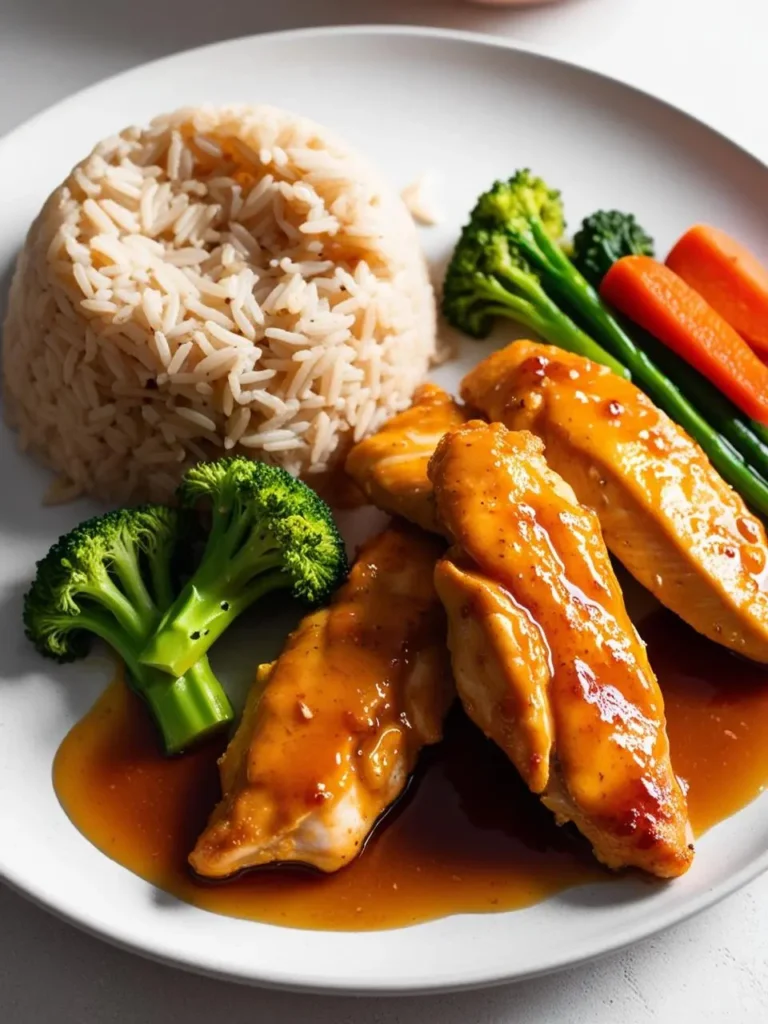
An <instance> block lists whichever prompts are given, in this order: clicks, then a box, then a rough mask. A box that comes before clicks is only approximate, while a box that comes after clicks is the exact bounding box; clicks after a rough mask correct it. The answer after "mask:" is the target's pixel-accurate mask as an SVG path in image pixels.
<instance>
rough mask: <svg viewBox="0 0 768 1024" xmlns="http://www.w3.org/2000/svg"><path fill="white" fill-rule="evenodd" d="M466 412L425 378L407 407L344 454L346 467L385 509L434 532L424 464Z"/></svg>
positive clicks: (463, 420) (429, 485) (363, 489)
mask: <svg viewBox="0 0 768 1024" xmlns="http://www.w3.org/2000/svg"><path fill="white" fill-rule="evenodd" d="M467 418H468V417H467V415H466V414H465V412H464V409H463V408H462V406H460V405H459V404H458V402H456V401H454V399H453V398H451V396H450V395H448V394H446V393H445V391H443V390H442V389H441V388H439V387H437V385H435V384H423V385H422V386H421V387H420V388H418V389H417V391H416V393H415V395H414V399H413V404H412V405H411V406H410V408H408V409H406V410H405V412H401V413H400V414H399V415H397V416H393V417H392V419H391V420H387V422H386V423H385V424H384V426H383V427H382V428H381V429H380V430H379V431H378V432H377V433H375V434H372V435H371V436H370V437H367V438H365V440H363V441H360V442H359V443H358V444H356V445H355V447H354V448H353V449H352V450H351V451H350V453H349V455H348V456H347V462H346V470H347V473H348V474H349V475H350V476H351V477H352V479H353V480H354V481H355V483H356V484H357V485H358V487H360V489H361V490H362V491H363V493H364V494H365V496H366V497H367V498H368V500H369V501H370V502H371V503H372V504H374V505H376V506H377V507H378V508H380V509H382V510H383V511H384V512H391V513H393V514H395V515H401V516H404V517H405V518H406V519H409V520H410V521H411V522H412V523H417V524H418V525H419V526H422V527H423V528H424V529H425V530H431V531H433V532H437V531H438V527H437V524H436V522H435V515H434V502H433V499H432V484H431V483H430V482H429V477H428V476H427V466H428V464H429V460H430V458H431V457H432V455H433V454H434V451H435V448H436V447H437V442H438V441H439V440H440V438H441V437H442V436H443V434H445V433H446V432H447V431H449V430H452V429H453V428H454V427H458V426H460V425H461V424H462V423H464V422H465V421H466V420H467Z"/></svg>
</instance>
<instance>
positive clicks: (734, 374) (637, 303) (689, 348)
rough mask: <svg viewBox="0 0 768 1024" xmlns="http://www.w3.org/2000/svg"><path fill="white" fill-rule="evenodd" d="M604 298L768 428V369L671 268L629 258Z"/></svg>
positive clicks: (613, 272) (603, 289) (617, 266)
mask: <svg viewBox="0 0 768 1024" xmlns="http://www.w3.org/2000/svg"><path fill="white" fill-rule="evenodd" d="M600 294H601V296H602V297H603V299H605V301H606V302H609V303H611V304H612V305H613V306H615V307H616V308H617V309H618V310H619V311H620V312H622V313H624V315H625V316H628V317H629V318H630V319H631V320H634V321H635V323H638V324H640V326H641V327H644V328H645V330H646V331H648V332H649V333H650V334H653V335H654V336H655V337H656V338H658V340H659V341H661V342H663V343H664V344H665V345H666V346H667V347H668V348H671V349H672V350H673V352H676V353H677V354H678V355H679V356H680V357H681V358H682V359H685V360H686V362H688V363H690V364H691V365H692V366H694V367H696V369H697V370H698V371H699V372H700V373H701V374H703V375H704V376H705V377H707V378H708V379H709V380H710V381H711V382H712V383H713V384H714V385H715V386H716V387H718V388H719V389H720V390H721V391H722V392H723V394H725V395H727V396H728V397H729V398H730V399H731V401H732V402H733V403H734V405H736V406H738V408H739V409H741V410H742V412H745V413H746V414H747V416H751V417H752V418H753V419H756V420H758V422H760V423H764V424H767V425H768V366H766V365H765V363H763V362H761V360H760V359H758V357H757V356H756V355H755V353H754V352H753V351H752V349H751V348H750V347H749V346H748V345H747V343H746V342H745V341H744V340H743V338H741V336H740V335H738V334H737V333H736V331H734V329H733V328H732V327H730V326H729V325H728V324H727V323H726V322H725V320H723V318H722V317H721V316H720V315H719V314H718V313H716V312H715V311H714V309H712V307H711V306H710V305H708V304H707V303H706V302H705V301H704V299H703V298H702V297H701V296H700V295H699V294H698V292H695V291H694V290H693V288H691V287H690V286H689V285H687V284H686V283H685V281H683V279H682V278H680V277H678V276H677V274H675V273H674V271H672V270H670V269H669V267H665V266H664V264H663V263H658V262H657V261H656V260H654V259H651V257H650V256H625V257H624V258H623V259H620V260H618V262H616V263H614V265H613V266H612V267H611V269H610V270H609V271H608V273H607V274H606V275H605V277H604V278H603V282H602V284H601V285H600Z"/></svg>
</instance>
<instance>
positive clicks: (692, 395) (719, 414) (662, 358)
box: [640, 332, 768, 480]
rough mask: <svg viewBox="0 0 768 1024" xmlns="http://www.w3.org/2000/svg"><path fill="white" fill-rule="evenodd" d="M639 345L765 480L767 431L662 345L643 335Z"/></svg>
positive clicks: (767, 450) (767, 466)
mask: <svg viewBox="0 0 768 1024" xmlns="http://www.w3.org/2000/svg"><path fill="white" fill-rule="evenodd" d="M640 345H641V346H642V348H643V350H644V351H646V352H647V353H648V355H649V356H650V357H651V359H653V361H654V362H655V363H656V365H657V366H658V367H659V369H660V370H661V371H662V372H663V373H665V374H666V376H667V377H668V378H669V379H670V380H671V381H672V383H673V384H675V385H676V386H677V387H678V388H679V389H680V391H682V393H683V394H684V395H685V397H686V398H687V399H688V400H689V401H690V402H691V403H692V404H693V405H694V406H695V407H696V408H697V409H699V410H700V411H701V412H702V414H703V415H704V416H705V417H706V419H707V422H708V423H710V424H711V425H712V426H713V427H716V428H717V430H718V431H719V432H720V433H721V434H722V435H723V437H724V438H725V439H726V440H727V441H729V442H730V443H731V444H732V445H733V447H734V448H735V449H736V451H737V452H739V454H740V455H741V456H743V459H744V461H745V462H746V463H747V465H748V466H749V467H751V468H752V469H753V470H754V472H755V473H757V474H759V475H760V476H761V477H763V478H765V479H766V480H768V431H767V430H766V428H765V427H764V426H763V425H762V424H761V423H757V422H756V421H755V420H751V419H749V418H748V417H747V416H745V415H744V414H743V413H742V412H740V411H739V409H737V408H736V406H735V405H734V404H733V402H731V401H730V400H729V399H728V398H726V397H725V395H724V394H723V393H722V392H721V391H718V389H717V388H716V387H715V386H714V385H713V384H710V382H709V381H708V380H707V378H706V377H703V376H702V375H701V374H700V373H699V372H698V371H697V370H695V369H694V368H693V367H692V366H689V365H688V363H686V362H685V360H683V359H681V358H680V357H679V356H677V355H675V353H674V352H672V351H671V350H670V349H668V348H667V347H666V345H662V344H661V342H659V341H657V340H656V339H655V338H652V337H651V336H650V335H647V334H645V333H644V332H643V334H642V337H640Z"/></svg>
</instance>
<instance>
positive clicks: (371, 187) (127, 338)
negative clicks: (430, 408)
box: [3, 107, 435, 502]
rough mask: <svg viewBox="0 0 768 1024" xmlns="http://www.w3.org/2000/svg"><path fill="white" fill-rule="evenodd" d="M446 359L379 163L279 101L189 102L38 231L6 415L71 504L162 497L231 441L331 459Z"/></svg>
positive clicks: (30, 244) (20, 304) (246, 448)
mask: <svg viewBox="0 0 768 1024" xmlns="http://www.w3.org/2000/svg"><path fill="white" fill-rule="evenodd" d="M434 354H435V323H434V298H433V295H432V291H431V288H430V285H429V282H428V278H427V273H426V269H425V265H424V260H423V257H422V255H421V252H420V248H419V244H418V240H417V238H416V232H415V229H414V227H413V224H412V222H411V218H410V217H409V216H408V213H407V211H406V209H405V206H404V205H403V203H402V201H401V200H400V199H399V197H398V196H397V195H396V194H395V193H394V192H393V191H392V190H391V189H390V188H389V187H388V186H387V185H386V184H385V183H383V182H382V180H381V179H380V177H379V176H378V174H377V173H376V172H374V171H373V170H372V169H371V168H370V167H369V166H368V165H367V164H366V163H365V162H364V161H363V160H361V158H360V157H359V156H358V155H357V154H355V153H354V152H352V151H350V150H349V149H348V148H347V146H346V145H345V144H344V143H342V142H340V141H339V140H337V139H335V138H334V137H332V136H331V135H329V134H328V133H327V132H326V131H325V130H324V129H323V128H321V127H319V126H318V125H316V124H313V123H311V122H309V121H306V120H304V119H302V118H298V117H295V116H293V115H292V114H288V113H286V112H284V111H280V110H276V109H273V108H270V107H227V108H222V109H213V108H209V107H204V108H200V109H186V110H180V111H177V112H176V113H174V114H171V115H168V116H164V117H159V118H156V119H155V120H154V121H153V122H152V124H151V125H150V127H149V128H148V129H146V130H140V129H138V128H128V129H126V130H125V131H124V132H122V133H121V134H120V135H119V136H115V137H113V138H111V139H107V140H105V141H104V142H102V143H100V144H99V145H98V146H97V147H96V149H95V150H94V151H93V153H92V154H91V155H90V156H89V157H87V158H86V159H85V160H83V161H82V163H81V164H79V165H78V166H77V167H76V168H75V169H74V170H73V171H72V173H71V174H70V175H69V177H68V178H67V180H66V181H65V182H64V183H63V185H61V187H60V188H58V189H57V190H56V191H55V192H54V193H53V194H52V195H51V196H50V198H49V199H48V201H47V202H46V204H45V206H44V207H43V209H42V211H41V213H40V215H39V216H38V218H37V220H36V221H35V222H34V224H33V225H32V227H31V229H30V231H29V235H28V237H27V241H26V244H25V247H24V249H23V251H22V253H21V255H20V257H19V262H18V265H17V268H16V273H15V276H14V279H13V284H12V287H11V296H10V305H9V310H8V316H7V318H6V322H5V327H4V342H3V371H4V397H5V405H6V415H7V418H8V420H9V422H10V423H11V424H12V425H13V426H14V427H16V428H17V429H18V431H19V434H20V440H21V444H22V445H23V446H24V448H25V449H28V450H30V451H32V452H33V453H35V454H36V455H37V456H38V457H40V458H42V459H44V460H45V461H46V463H47V464H48V465H49V466H50V467H51V468H52V469H53V470H55V471H56V473H57V474H58V479H57V482H56V484H55V486H54V488H53V489H52V497H53V498H55V499H56V500H63V499H67V500H68V499H71V498H74V497H76V496H77V495H79V494H82V493H93V494H96V495H98V496H100V497H102V498H106V499H108V500H111V501H120V502H123V501H131V500H138V499H144V498H149V499H152V500H165V499H168V498H169V497H170V496H171V493H172V491H173V488H174V486H175V483H176V482H177V481H178V478H179V476H180V475H181V473H182V472H183V470H184V468H185V467H186V466H188V465H189V464H190V463H192V462H195V461H197V460H198V459H199V458H200V456H201V455H204V456H205V457H215V456H217V455H219V454H221V452H222V451H228V452H237V451H239V450H241V451H243V452H248V453H250V454H251V455H253V456H254V457H259V458H265V459H268V460H270V461H273V462H276V463H278V464H280V465H282V466H284V467H285V468H286V469H288V470H289V471H290V472H292V473H304V474H307V473H309V474H311V473H318V472H322V471H324V470H326V469H327V468H329V467H330V466H331V465H332V464H333V463H334V462H335V461H337V460H338V459H339V458H340V457H341V456H342V455H343V453H344V451H345V449H346V448H347V447H348V445H349V444H350V443H351V441H352V440H353V439H357V438H359V437H360V436H362V434H363V433H365V432H368V431H371V430H374V429H376V428H377V427H378V426H379V425H380V424H381V423H382V422H383V421H384V420H385V419H386V418H387V417H389V416H391V415H392V414H393V413H395V412H397V411H398V410H399V409H401V408H403V407H404V406H405V405H406V404H407V403H408V401H409V399H410V396H411V393H412V391H413V389H414V387H415V386H416V384H417V383H418V382H419V380H420V379H421V378H422V377H423V375H424V373H425V371H426V368H427V365H428V363H429V360H430V359H431V358H432V357H433V356H434Z"/></svg>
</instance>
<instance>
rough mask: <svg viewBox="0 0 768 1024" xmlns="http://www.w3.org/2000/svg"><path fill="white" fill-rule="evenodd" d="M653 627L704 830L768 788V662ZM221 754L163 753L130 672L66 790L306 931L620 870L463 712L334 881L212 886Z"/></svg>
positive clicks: (229, 909)
mask: <svg viewBox="0 0 768 1024" xmlns="http://www.w3.org/2000/svg"><path fill="white" fill-rule="evenodd" d="M641 632H642V634H643V636H644V638H645V639H646V640H647V641H648V650H649V654H650V659H651V663H652V664H653V666H654V668H655V670H656V673H657V676H658V678H659V681H660V684H661V686H662V689H663V691H664V696H665V701H666V709H667V726H668V731H669V736H670V743H671V747H672V754H673V761H674V766H675V769H676V771H677V772H678V774H680V775H681V776H682V777H683V778H684V779H686V780H687V782H688V784H689V792H688V806H689V812H690V816H691V820H692V822H693V825H694V829H695V831H696V832H697V834H701V833H702V832H703V831H705V830H706V829H707V828H709V827H711V826H712V825H714V824H716V823H717V822H718V821H721V820H722V819H723V818H725V817H727V816H728V815H730V814H733V813H734V812H735V811H738V810H739V809H740V808H741V807H743V806H744V805H745V804H746V803H748V802H749V801H750V800H752V799H753V798H754V797H755V796H757V795H758V793H760V792H761V791H762V789H763V788H764V786H765V785H766V783H768V673H766V671H765V669H762V668H761V667H759V666H756V665H753V664H750V663H749V662H746V661H739V660H737V659H736V658H734V657H732V656H730V655H729V654H727V653H726V652H725V651H723V650H722V649H721V648H718V647H715V646H714V645H713V644H711V643H709V642H707V641H706V640H703V639H702V638H701V637H699V636H697V635H696V634H695V633H693V631H692V630H689V629H688V628H687V627H686V626H684V625H683V624H682V623H680V622H678V621H677V620H675V619H674V618H673V616H671V615H670V614H669V613H668V612H658V613H656V614H654V615H653V616H652V617H651V618H649V619H647V620H645V621H643V623H642V624H641ZM220 752H221V750H220V748H219V747H218V746H209V747H208V748H205V749H203V750H199V751H197V752H195V753H192V754H190V755H188V756H186V757H184V758H181V759H177V760H172V761H168V760H165V759H163V758H162V757H161V756H160V755H159V754H158V752H157V748H156V745H155V738H154V735H153V733H152V729H151V726H150V724H149V722H148V721H147V719H146V717H145V714H144V712H143V709H142V708H141V706H140V704H139V702H138V700H137V699H136V698H135V697H133V696H132V695H131V694H130V693H129V692H128V691H127V690H126V689H125V687H124V686H123V685H122V683H120V682H116V683H114V684H113V685H112V686H111V687H110V688H109V689H108V690H107V691H106V693H105V694H104V696H103V697H102V698H101V699H100V700H99V701H98V702H97V704H96V705H95V706H94V708H93V709H92V710H91V711H90V712H89V713H88V714H87V715H86V716H85V718H84V719H83V720H82V721H81V722H80V723H79V724H78V725H76V726H75V727H74V728H73V729H72V731H71V732H70V733H69V735H68V736H67V737H66V739H65V740H64V742H63V743H62V745H61V748H60V750H59V753H58V756H57V758H56V762H55V765H54V785H55V787H56V792H57V794H58V796H59V799H60V800H61V803H62V805H63V807H64V809H65V811H66V812H67V814H68V815H69V816H70V818H71V819H72V821H73V823H74V824H75V825H76V826H77V828H79V829H80V831H81V832H83V834H84V835H85V836H86V837H87V838H88V839H90V841H91V842H93V843H94V844H95V845H96V846H98V847H99V848H100V849H101V850H103V851H104V853H106V854H107V855H108V856H110V857H112V858H113V859H114V860H116V861H118V862H119V863H121V864H123V865H125V867H126V868H128V869H129V870H131V871H134V872H135V873H136V874H138V875H141V876H142V877H143V878H146V879H147V880H148V881H150V882H152V883H153V884H155V885H157V886H158V887H159V888H161V889H163V890H165V891H167V892H170V893H173V894H175V895H176V896H179V897H180V898H181V899H184V900H187V901H188V902H190V903H193V904H195V905H197V906H199V907H204V908H206V909H208V910H211V911H215V912H217V913H221V914H228V915H232V916H239V917H247V918H253V919H256V920H259V921H268V922H272V923H277V924H284V925H291V926H294V927H300V928H331V929H372V928H388V927H396V926H399V925H404V924H408V923H410V922H412V921H420V920H426V919H430V918H436V917H441V916H444V915H446V914H451V913H458V912H462V911H473V910H474V911H486V910H487V911H491V910H510V909H514V908H517V907H522V906H526V905H530V904H531V903H536V902H538V901H540V900H541V899H544V898H545V897H546V896H548V895H551V894H552V893H555V892H558V891H561V890H563V889H566V888H568V887H570V886H573V885H577V884H580V883H585V882H594V881H597V880H600V879H605V878H609V877H611V876H610V875H609V873H608V872H607V871H605V870H603V869H601V868H600V867H599V866H598V865H597V864H596V863H595V862H593V860H592V856H591V854H590V852H589V848H588V845H587V843H586V842H585V841H584V840H582V839H580V838H579V837H578V836H577V835H575V834H574V833H573V832H572V831H571V830H570V829H569V828H564V829H559V828H557V826H556V825H555V824H554V822H553V820H552V817H551V815H550V814H549V812H548V811H546V809H545V808H543V807H542V806H541V805H540V804H539V802H538V800H537V799H536V798H535V797H534V796H532V795H531V794H530V793H529V792H528V791H527V789H526V787H525V786H524V784H523V783H522V781H521V780H520V778H519V777H518V775H517V773H516V771H515V769H514V768H513V766H512V765H511V763H510V762H509V761H508V760H507V759H506V758H505V756H504V755H503V754H502V752H501V751H500V750H498V749H497V748H496V747H495V745H494V744H492V743H491V742H490V741H487V740H485V739H484V738H483V737H482V736H481V734H480V733H479V731H478V730H476V729H475V728H474V727H473V726H472V725H471V724H470V723H469V722H468V721H467V719H466V718H465V717H464V716H463V714H462V713H461V712H460V711H458V709H456V710H454V712H453V713H452V714H451V715H450V716H449V719H448V723H447V728H446V736H445V740H444V741H443V743H442V744H441V745H440V746H438V747H435V748H432V749H430V750H429V751H427V752H426V756H422V761H421V767H420V769H419V772H418V773H417V778H416V779H415V780H414V782H413V784H412V785H411V788H410V790H409V792H408V795H407V796H406V797H405V798H404V799H403V800H402V801H401V803H400V805H399V807H398V808H397V809H396V811H395V812H394V813H392V814H390V816H389V817H388V818H386V819H385V820H384V822H382V823H381V824H380V825H379V827H378V829H377V832H376V835H375V836H374V838H373V839H372V841H371V842H370V843H369V844H368V846H367V848H366V850H365V852H364V853H363V855H362V857H361V858H360V859H359V860H358V861H356V862H355V863H354V864H352V865H351V866H350V867H348V868H346V869H344V870H343V871H341V872H339V873H338V874H336V875H333V876H327V877H323V876H319V875H310V874H307V873H304V872H302V871H301V870H299V869H293V870H275V869H267V870H265V871H262V872H254V873H252V874H251V875H246V876H243V877H241V878H238V879H236V880H234V881H230V882H225V883H219V884H216V885H204V884H201V883H199V882H196V881H195V880H194V879H193V878H192V876H191V874H190V873H189V870H188V868H187V865H186V858H187V854H188V853H189V850H190V849H191V847H192V845H193V843H194V841H195V839H196V838H197V836H198V834H199V832H200V830H201V829H202V827H203V825H204V823H205V820H206V818H207V816H208V814H209V812H210V810H211V808H212V807H213V805H214V803H215V801H216V800H217V799H218V795H219V781H218V773H217V769H216V758H217V756H218V755H219V754H220ZM694 870H695V867H694Z"/></svg>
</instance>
